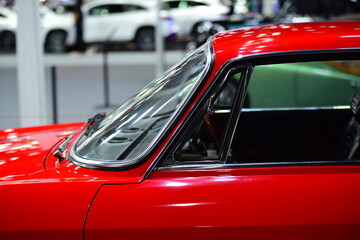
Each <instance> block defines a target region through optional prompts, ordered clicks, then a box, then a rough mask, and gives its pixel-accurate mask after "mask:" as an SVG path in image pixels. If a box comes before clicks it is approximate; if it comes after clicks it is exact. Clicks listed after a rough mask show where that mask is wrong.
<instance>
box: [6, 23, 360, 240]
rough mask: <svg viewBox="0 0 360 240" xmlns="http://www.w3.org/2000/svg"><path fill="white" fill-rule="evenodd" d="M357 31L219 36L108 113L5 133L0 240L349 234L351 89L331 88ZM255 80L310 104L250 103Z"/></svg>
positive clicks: (288, 27) (359, 169) (359, 118)
mask: <svg viewBox="0 0 360 240" xmlns="http://www.w3.org/2000/svg"><path fill="white" fill-rule="evenodd" d="M358 26H359V22H329V23H325V22H321V23H304V24H278V25H267V26H257V27H253V28H244V29H238V30H232V31H228V32H222V33H219V34H217V35H215V36H214V37H213V38H210V39H209V40H208V42H207V43H206V44H204V45H202V46H201V47H199V48H198V49H196V50H195V51H193V52H192V53H191V54H189V55H188V56H187V57H186V58H185V59H184V60H183V61H182V62H180V63H179V64H177V65H175V66H174V67H172V68H171V69H169V70H168V71H167V72H166V73H164V74H163V75H162V76H160V77H159V78H157V79H155V80H154V81H152V82H150V83H149V84H148V85H147V86H146V87H145V88H143V89H142V90H140V91H139V93H138V94H136V95H135V96H133V97H132V98H130V99H128V100H127V101H126V102H125V103H123V104H122V105H121V106H120V107H119V108H117V109H115V110H114V111H113V112H112V113H110V114H108V115H107V116H106V115H105V114H104V113H99V114H96V115H95V116H94V117H92V118H90V119H89V120H88V121H87V122H86V123H73V124H62V125H50V126H38V127H33V128H31V127H30V128H21V129H4V130H2V131H0V192H1V194H2V196H6V197H1V198H0V212H1V215H0V239H2V240H7V239H91V240H97V239H118V238H121V239H142V238H146V239H164V240H165V239H166V240H168V239H194V238H196V239H212V240H215V239H233V238H245V239H254V240H257V239H283V240H285V239H286V240H288V239H296V240H302V239H314V240H315V239H332V240H335V239H339V240H340V239H341V240H342V239H348V240H349V239H350V240H358V239H359V234H360V232H359V229H360V218H359V216H360V206H359V202H360V188H359V187H358V185H359V184H360V147H359V141H360V140H359V136H360V113H359V110H360V92H357V93H356V94H355V95H354V96H353V97H352V98H351V102H350V103H349V104H348V106H342V105H341V106H339V105H338V104H343V100H347V99H349V94H351V93H350V92H348V91H344V93H341V94H340V93H337V91H343V90H344V88H339V87H335V88H332V87H331V88H327V83H328V82H329V84H331V82H333V81H334V79H335V80H343V81H344V84H347V83H348V82H349V79H351V80H354V81H357V82H358V81H359V78H360V75H359V65H358V60H359V59H360V35H359V27H358ZM300 38H301V41H299V39H300ZM324 39H326V41H324ZM328 61H330V62H329V63H326V64H330V65H331V67H333V66H336V68H337V69H338V70H339V71H327V70H326V69H324V68H323V64H324V62H328ZM306 63H310V64H309V65H308V66H307V67H308V69H304V66H306ZM304 64H305V65H304ZM299 66H302V68H303V69H301V71H299V72H296V71H295V73H294V70H293V69H296V68H299ZM329 67H330V66H329ZM271 69H274V70H271ZM305 70H309V71H305ZM268 73H271V74H268ZM308 73H310V74H309V75H308V77H299V78H297V77H294V75H301V74H308ZM343 73H344V74H345V75H343ZM348 74H351V75H348ZM270 75H272V76H270ZM316 75H317V76H318V77H319V81H320V82H319V83H317V84H314V86H313V85H312V82H315V81H316V80H317V78H316V77H312V76H316ZM259 76H261V77H260V78H261V80H263V81H266V80H269V83H270V84H269V85H268V86H266V87H265V88H264V94H267V92H272V93H273V94H272V95H271V97H268V96H269V95H265V96H262V94H255V95H250V96H252V99H251V100H252V101H255V100H254V97H258V98H263V99H262V100H266V99H268V100H269V101H272V98H280V99H281V98H284V96H286V97H287V99H296V100H298V98H297V97H300V98H299V99H302V98H304V99H305V98H308V99H307V102H306V106H301V105H300V107H299V106H298V105H296V104H294V105H293V106H289V107H276V108H255V109H254V108H250V109H249V108H245V107H244V105H245V103H246V98H247V92H248V90H249V88H251V87H250V85H251V84H253V82H255V81H257V80H259V79H260V78H259ZM274 76H278V78H279V80H280V81H279V82H276V81H275V80H276V79H275V80H274ZM350 76H352V77H350ZM294 79H295V84H294ZM307 80H309V81H307ZM320 83H322V84H323V85H322V88H319V86H320ZM283 85H285V88H282V86H283ZM286 85H289V86H294V87H295V88H297V87H299V88H306V89H307V91H308V92H314V93H317V94H318V95H322V97H323V98H326V97H328V98H329V99H330V100H331V99H332V98H333V96H335V95H336V98H334V99H335V100H336V101H334V102H331V101H330V102H327V103H326V106H320V107H319V103H318V102H317V101H318V100H319V99H321V98H313V95H312V94H309V95H307V94H301V96H296V95H297V94H298V92H297V91H293V90H291V91H288V89H292V87H290V88H288V86H286ZM281 89H284V90H281ZM325 91H329V93H327V94H325V93H323V92H325ZM250 93H251V92H250ZM291 95H293V96H291ZM339 99H340V100H339ZM284 104H287V103H286V102H284Z"/></svg>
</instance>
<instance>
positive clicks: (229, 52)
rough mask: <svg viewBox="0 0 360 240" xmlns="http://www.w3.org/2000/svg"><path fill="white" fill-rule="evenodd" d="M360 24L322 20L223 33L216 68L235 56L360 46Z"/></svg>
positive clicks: (216, 48) (217, 46) (216, 45)
mask: <svg viewBox="0 0 360 240" xmlns="http://www.w3.org/2000/svg"><path fill="white" fill-rule="evenodd" d="M359 37H360V24H359V22H358V21H354V22H351V21H349V22H318V23H311V24H307V23H297V24H287V23H286V24H277V25H265V26H257V27H249V28H242V29H238V30H233V31H227V32H224V33H219V34H217V35H216V36H215V38H214V41H213V46H214V51H215V56H216V59H215V63H216V67H215V71H216V70H217V69H219V68H220V67H221V66H223V64H224V63H226V62H227V61H229V59H233V58H242V57H247V56H254V55H259V54H268V53H278V52H289V51H290V52H291V51H305V50H322V49H346V48H348V49H351V48H359Z"/></svg>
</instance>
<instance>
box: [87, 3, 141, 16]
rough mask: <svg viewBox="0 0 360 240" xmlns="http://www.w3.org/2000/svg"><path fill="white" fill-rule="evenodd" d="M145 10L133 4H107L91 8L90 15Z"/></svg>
mask: <svg viewBox="0 0 360 240" xmlns="http://www.w3.org/2000/svg"><path fill="white" fill-rule="evenodd" d="M139 10H145V8H144V7H142V6H138V5H133V4H107V5H101V6H97V7H94V8H91V9H90V11H89V14H90V15H107V14H112V13H123V12H133V11H139Z"/></svg>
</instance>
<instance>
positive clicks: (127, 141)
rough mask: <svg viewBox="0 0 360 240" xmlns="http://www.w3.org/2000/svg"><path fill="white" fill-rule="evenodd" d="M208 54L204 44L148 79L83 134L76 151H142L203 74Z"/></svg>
mask: <svg viewBox="0 0 360 240" xmlns="http://www.w3.org/2000/svg"><path fill="white" fill-rule="evenodd" d="M206 46H207V45H206ZM207 56H208V55H207V54H206V52H205V46H203V47H201V48H199V49H198V50H197V51H195V52H194V53H193V54H192V55H191V56H189V57H188V58H187V59H186V60H184V61H183V62H182V63H181V64H179V65H177V66H175V67H174V68H173V69H171V70H169V71H168V72H167V73H165V75H164V76H163V77H160V78H159V79H157V80H155V81H153V82H151V83H150V84H149V85H148V86H146V87H145V88H144V89H143V90H142V91H140V93H138V94H137V95H135V96H134V97H132V98H131V99H129V100H128V101H127V102H126V103H124V104H123V105H122V106H120V107H119V108H118V109H117V110H115V111H114V112H113V113H111V114H110V115H109V116H107V117H106V118H105V119H104V120H103V121H102V122H101V124H100V126H99V129H98V130H97V131H96V132H94V133H93V134H92V135H91V136H88V137H87V136H85V135H84V136H83V137H82V138H81V140H80V142H79V144H78V147H77V152H78V154H79V155H80V156H81V157H83V158H87V159H99V160H129V159H135V158H137V157H139V156H140V155H142V154H144V152H146V149H148V148H149V146H151V145H153V144H154V143H153V141H154V140H156V138H157V136H158V135H159V133H160V132H161V130H163V129H164V127H165V125H166V124H167V123H168V122H169V120H170V119H171V117H172V116H173V114H174V113H176V110H178V109H179V108H180V106H181V105H182V104H183V103H184V102H185V101H186V99H187V97H188V96H189V95H190V94H191V92H192V91H193V90H194V89H195V88H196V85H197V84H198V83H199V82H200V80H201V79H202V78H203V77H204V75H205V73H206V70H207V69H208V67H209V65H210V62H209V61H210V58H209V57H207Z"/></svg>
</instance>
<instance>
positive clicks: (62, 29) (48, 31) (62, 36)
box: [40, 6, 75, 52]
mask: <svg viewBox="0 0 360 240" xmlns="http://www.w3.org/2000/svg"><path fill="white" fill-rule="evenodd" d="M40 14H41V34H42V39H43V43H44V47H45V50H46V51H47V52H64V51H65V50H66V48H67V37H68V35H69V33H70V32H71V31H72V30H73V28H74V23H75V19H74V14H72V13H61V14H60V13H56V12H54V11H52V10H51V9H50V8H48V7H45V6H43V7H41V8H40Z"/></svg>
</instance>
